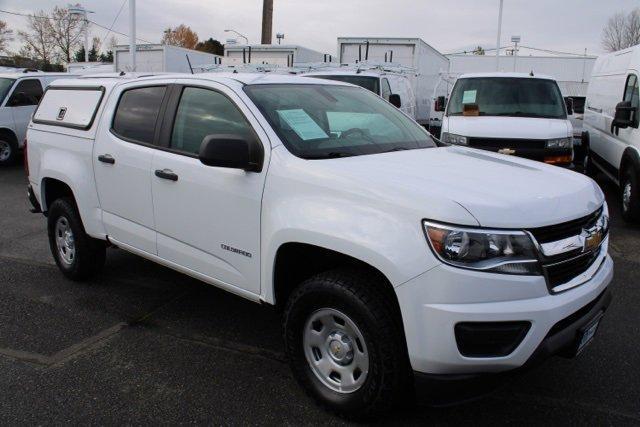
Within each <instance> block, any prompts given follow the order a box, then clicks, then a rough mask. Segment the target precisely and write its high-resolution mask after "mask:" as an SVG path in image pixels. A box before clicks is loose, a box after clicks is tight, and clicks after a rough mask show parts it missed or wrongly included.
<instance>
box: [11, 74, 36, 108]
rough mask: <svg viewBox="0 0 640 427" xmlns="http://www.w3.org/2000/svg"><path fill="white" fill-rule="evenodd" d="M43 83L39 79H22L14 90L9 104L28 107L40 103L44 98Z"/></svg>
mask: <svg viewBox="0 0 640 427" xmlns="http://www.w3.org/2000/svg"><path fill="white" fill-rule="evenodd" d="M42 93H43V91H42V84H41V83H40V80H38V79H24V80H20V81H19V82H18V84H17V85H16V88H15V89H14V90H13V93H12V94H11V97H10V98H9V102H7V105H8V106H10V107H26V106H29V105H38V102H40V99H41V98H42Z"/></svg>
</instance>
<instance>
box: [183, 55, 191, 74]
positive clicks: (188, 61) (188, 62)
mask: <svg viewBox="0 0 640 427" xmlns="http://www.w3.org/2000/svg"><path fill="white" fill-rule="evenodd" d="M184 56H186V57H187V64H189V70H191V74H193V67H192V66H191V61H190V60H189V54H188V53H185V55H184Z"/></svg>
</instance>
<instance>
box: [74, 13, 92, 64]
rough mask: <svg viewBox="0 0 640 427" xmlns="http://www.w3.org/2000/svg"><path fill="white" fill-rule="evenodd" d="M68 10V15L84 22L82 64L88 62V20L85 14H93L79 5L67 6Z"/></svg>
mask: <svg viewBox="0 0 640 427" xmlns="http://www.w3.org/2000/svg"><path fill="white" fill-rule="evenodd" d="M68 10H69V15H72V16H78V17H80V18H81V19H83V20H84V62H89V18H87V14H88V13H93V12H92V11H90V10H87V9H85V8H84V7H82V6H81V5H80V3H77V4H76V5H69V9H68Z"/></svg>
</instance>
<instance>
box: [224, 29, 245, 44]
mask: <svg viewBox="0 0 640 427" xmlns="http://www.w3.org/2000/svg"><path fill="white" fill-rule="evenodd" d="M224 32H225V33H235V34H237V35H238V36H240V37H242V38H243V39H244V42H245V44H249V39H248V38H247V36H245V35H244V34H240V33H239V32H237V31H236V30H224Z"/></svg>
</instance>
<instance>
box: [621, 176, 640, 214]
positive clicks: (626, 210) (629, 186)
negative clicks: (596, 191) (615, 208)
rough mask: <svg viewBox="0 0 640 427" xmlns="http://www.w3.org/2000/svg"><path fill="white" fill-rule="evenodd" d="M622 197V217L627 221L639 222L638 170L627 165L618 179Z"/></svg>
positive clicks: (639, 189)
mask: <svg viewBox="0 0 640 427" xmlns="http://www.w3.org/2000/svg"><path fill="white" fill-rule="evenodd" d="M620 191H621V198H622V218H623V219H624V220H625V221H627V222H640V188H638V172H637V171H636V170H635V168H633V167H628V168H626V169H625V171H624V172H623V174H622V180H621V181H620Z"/></svg>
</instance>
